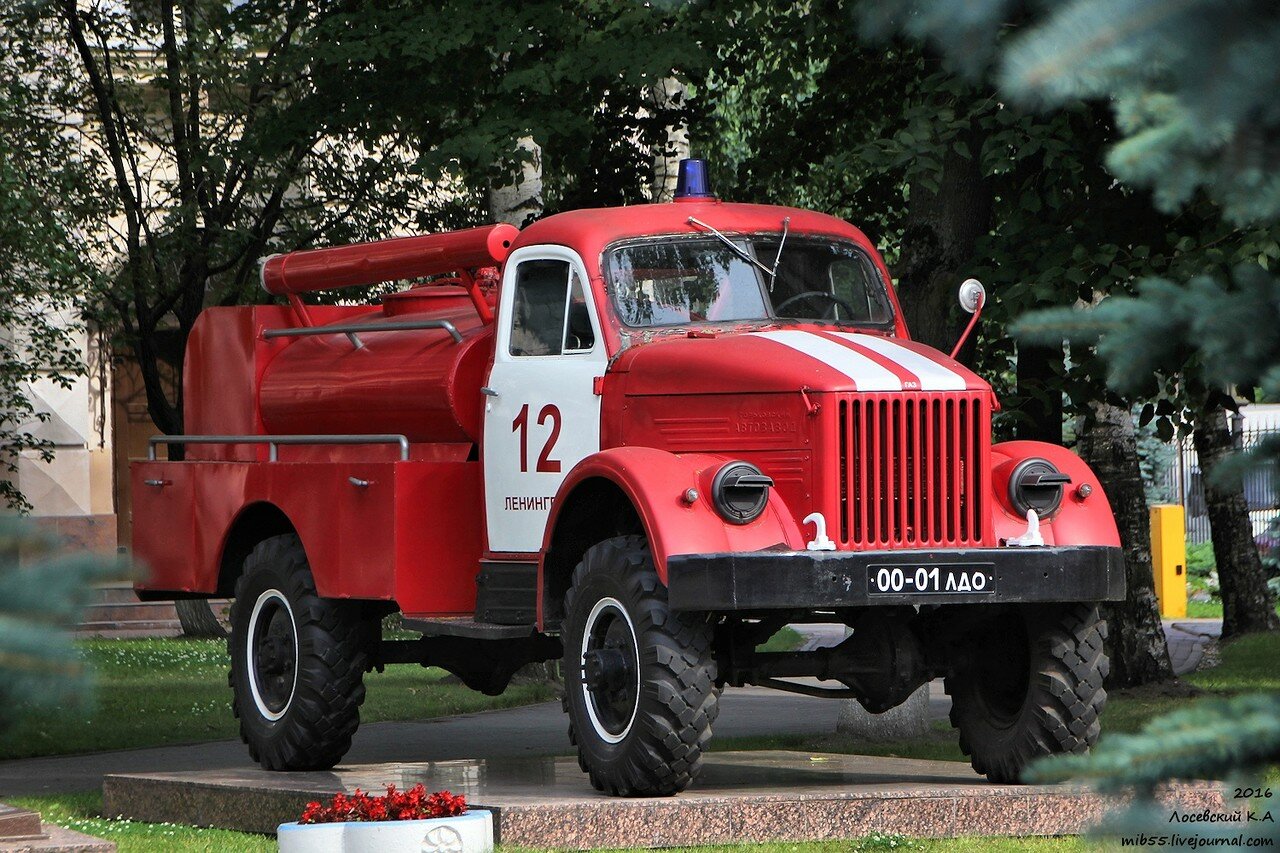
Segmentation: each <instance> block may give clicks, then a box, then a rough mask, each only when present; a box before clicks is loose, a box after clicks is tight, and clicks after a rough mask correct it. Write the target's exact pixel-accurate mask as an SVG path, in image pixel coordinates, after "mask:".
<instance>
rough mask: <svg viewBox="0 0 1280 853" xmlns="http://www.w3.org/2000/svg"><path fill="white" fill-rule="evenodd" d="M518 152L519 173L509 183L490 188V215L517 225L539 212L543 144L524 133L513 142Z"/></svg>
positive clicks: (536, 215)
mask: <svg viewBox="0 0 1280 853" xmlns="http://www.w3.org/2000/svg"><path fill="white" fill-rule="evenodd" d="M516 148H517V149H518V150H519V151H520V152H521V156H522V162H521V166H520V174H519V175H518V176H516V178H515V180H514V181H513V182H512V183H509V184H505V185H503V186H500V187H492V188H491V189H490V190H489V216H490V217H492V219H493V221H494V222H505V223H507V224H509V225H514V226H516V227H517V228H523V227H524V226H525V225H527V224H528V223H530V222H532V221H533V220H535V219H537V218H538V217H539V216H541V215H542V148H541V147H539V145H538V143H536V142H534V141H533V137H531V136H525V137H522V138H521V139H520V140H519V141H517V142H516Z"/></svg>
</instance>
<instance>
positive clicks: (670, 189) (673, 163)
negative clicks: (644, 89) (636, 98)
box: [649, 77, 689, 202]
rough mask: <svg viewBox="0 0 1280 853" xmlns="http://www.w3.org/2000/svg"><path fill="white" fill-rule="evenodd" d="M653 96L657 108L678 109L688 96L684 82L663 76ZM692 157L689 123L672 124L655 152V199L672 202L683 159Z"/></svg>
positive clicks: (651, 195)
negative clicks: (664, 139) (662, 142)
mask: <svg viewBox="0 0 1280 853" xmlns="http://www.w3.org/2000/svg"><path fill="white" fill-rule="evenodd" d="M649 96H650V98H651V99H652V101H653V104H654V107H655V110H656V111H659V112H663V111H668V110H673V109H678V108H679V107H680V106H681V104H682V103H683V102H684V99H685V89H684V84H683V83H681V82H680V81H679V80H677V79H676V78H674V77H666V78H663V79H662V80H660V81H658V84H657V85H656V86H654V87H653V90H652V91H651V92H650V95H649ZM688 156H689V128H688V126H686V125H685V124H684V123H680V124H673V125H668V126H667V138H666V141H665V143H664V144H663V146H662V147H661V148H659V149H658V150H656V151H654V152H653V181H652V182H651V183H650V184H649V199H650V200H651V201H654V202H660V201H671V199H672V198H674V197H675V194H676V180H677V178H678V177H679V172H680V161H681V160H683V159H685V158H686V157H688Z"/></svg>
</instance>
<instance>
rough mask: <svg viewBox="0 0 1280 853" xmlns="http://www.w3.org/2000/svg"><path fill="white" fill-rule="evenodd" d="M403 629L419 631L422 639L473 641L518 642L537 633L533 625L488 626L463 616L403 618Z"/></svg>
mask: <svg viewBox="0 0 1280 853" xmlns="http://www.w3.org/2000/svg"><path fill="white" fill-rule="evenodd" d="M404 627H405V628H406V629H408V630H410V631H420V632H421V633H422V636H424V637H468V638H470V639H473V640H518V639H521V638H523V637H532V636H534V634H535V633H537V632H536V630H535V628H534V626H533V625H490V624H487V623H484V622H477V621H476V620H474V619H470V618H468V617H465V616H462V617H458V618H456V619H449V618H415V617H412V616H405V617H404Z"/></svg>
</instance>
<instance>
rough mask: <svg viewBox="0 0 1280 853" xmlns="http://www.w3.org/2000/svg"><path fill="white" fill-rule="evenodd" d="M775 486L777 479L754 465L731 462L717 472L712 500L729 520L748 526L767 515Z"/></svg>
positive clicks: (712, 490)
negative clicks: (766, 506)
mask: <svg viewBox="0 0 1280 853" xmlns="http://www.w3.org/2000/svg"><path fill="white" fill-rule="evenodd" d="M772 485H773V480H772V479H770V478H769V477H766V476H765V475H764V474H762V473H760V469H759V468H757V467H756V466H754V465H752V464H751V463H750V462H730V463H728V464H726V465H725V466H724V467H723V468H721V469H720V470H719V471H717V472H716V477H715V479H714V480H713V481H712V483H711V497H712V500H713V502H714V503H715V507H716V511H717V512H719V513H720V515H721V516H722V517H723V518H724V520H725V521H728V522H730V523H732V524H746V523H747V522H749V521H755V520H756V519H757V518H759V517H760V513H762V512H764V508H765V505H766V504H767V503H768V502H769V487H770V486H772Z"/></svg>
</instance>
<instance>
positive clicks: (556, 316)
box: [509, 260, 595, 356]
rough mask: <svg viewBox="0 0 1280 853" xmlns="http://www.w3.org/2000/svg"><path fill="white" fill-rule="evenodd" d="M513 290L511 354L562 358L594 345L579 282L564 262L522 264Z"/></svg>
mask: <svg viewBox="0 0 1280 853" xmlns="http://www.w3.org/2000/svg"><path fill="white" fill-rule="evenodd" d="M515 287H516V292H515V297H514V300H513V303H512V311H511V343H510V347H509V349H510V352H511V354H512V355H517V356H539V355H562V354H565V353H573V352H585V351H587V350H590V349H591V348H592V347H593V346H594V345H595V331H594V330H593V329H592V326H591V315H590V313H589V312H588V310H587V302H586V295H585V290H584V288H583V286H582V280H581V278H579V276H578V275H577V274H576V273H575V272H574V271H573V268H572V267H571V266H570V264H569V263H568V262H567V261H550V260H537V261H525V262H524V263H522V264H520V267H519V269H517V270H516V282H515Z"/></svg>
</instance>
